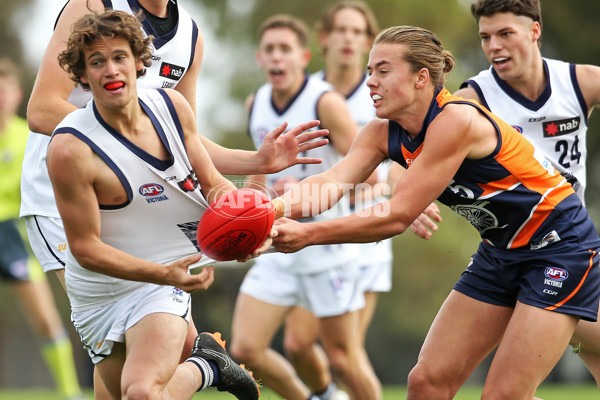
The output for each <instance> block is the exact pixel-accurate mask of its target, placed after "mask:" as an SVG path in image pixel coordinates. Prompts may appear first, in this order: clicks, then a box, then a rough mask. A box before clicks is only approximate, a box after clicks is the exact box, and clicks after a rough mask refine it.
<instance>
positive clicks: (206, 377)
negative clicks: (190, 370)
mask: <svg viewBox="0 0 600 400" xmlns="http://www.w3.org/2000/svg"><path fill="white" fill-rule="evenodd" d="M185 362H191V363H192V364H194V365H195V366H196V367H198V369H199V370H200V372H201V373H202V386H200V389H198V390H197V391H198V392H199V391H201V390H204V389H206V388H207V387H209V386H210V385H212V383H213V380H214V378H215V374H214V373H213V370H212V368H211V367H210V365H208V361H206V360H205V359H204V358H200V357H195V356H192V357H190V358H188V359H187V360H185Z"/></svg>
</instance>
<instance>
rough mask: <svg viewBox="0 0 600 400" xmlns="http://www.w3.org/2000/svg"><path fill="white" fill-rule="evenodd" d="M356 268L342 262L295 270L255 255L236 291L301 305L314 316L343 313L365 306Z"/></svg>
mask: <svg viewBox="0 0 600 400" xmlns="http://www.w3.org/2000/svg"><path fill="white" fill-rule="evenodd" d="M357 278H358V276H357V268H356V266H354V265H345V266H340V267H337V268H331V269H328V270H326V271H323V272H316V273H314V274H296V273H293V272H292V271H290V270H289V269H284V268H278V267H277V266H275V265H273V263H272V262H269V260H268V259H267V258H266V257H265V258H258V259H257V262H256V264H254V265H253V266H252V267H251V268H250V270H249V271H248V274H246V277H245V278H244V281H243V282H242V286H241V287H240V291H241V292H242V293H245V294H247V295H250V296H252V297H255V298H257V299H259V300H261V301H264V302H266V303H270V304H276V305H280V306H287V307H292V306H301V307H304V308H306V309H308V310H310V311H311V312H312V313H313V314H314V315H315V316H317V317H318V318H324V317H333V316H338V315H343V314H345V313H347V312H351V311H356V310H359V309H361V308H363V307H364V306H365V298H364V295H363V293H362V291H361V290H360V285H359V280H358V279H357Z"/></svg>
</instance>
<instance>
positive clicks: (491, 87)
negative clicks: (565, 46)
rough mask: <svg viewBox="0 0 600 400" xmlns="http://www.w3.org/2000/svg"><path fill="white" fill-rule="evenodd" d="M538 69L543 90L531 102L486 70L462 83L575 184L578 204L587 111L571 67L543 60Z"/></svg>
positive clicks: (583, 177)
mask: <svg viewBox="0 0 600 400" xmlns="http://www.w3.org/2000/svg"><path fill="white" fill-rule="evenodd" d="M544 65H545V68H546V71H547V73H548V76H549V79H548V85H547V87H546V89H545V91H544V92H543V93H542V95H541V96H540V98H539V99H538V100H536V101H535V102H532V101H530V100H528V99H526V98H524V97H523V96H522V95H521V94H519V93H517V92H516V91H515V90H513V89H512V88H511V87H510V86H508V84H506V82H504V81H502V80H501V79H500V78H499V77H498V76H497V75H496V74H495V72H493V70H492V68H491V67H490V69H488V70H485V71H482V72H480V73H479V74H478V75H477V76H475V77H473V78H471V79H470V80H469V81H467V83H468V84H469V85H470V86H471V87H473V88H474V89H475V91H476V92H477V93H478V94H479V97H480V99H481V101H482V103H483V105H484V106H486V107H488V109H489V110H490V111H492V112H493V113H494V114H496V115H497V116H499V117H500V118H502V119H503V120H505V121H506V122H508V123H509V124H511V125H512V126H513V127H514V128H515V129H516V130H518V131H519V132H521V133H522V134H523V136H525V137H526V138H527V139H529V140H530V141H531V142H532V143H533V144H534V146H535V147H536V148H537V149H539V150H541V151H542V153H543V154H544V155H545V156H546V158H547V159H548V160H550V161H551V162H552V163H553V164H554V166H555V168H557V169H558V170H559V171H561V172H566V173H570V174H572V175H574V176H575V178H577V180H578V181H579V184H580V186H579V188H576V191H577V194H578V195H579V197H580V198H581V199H582V201H583V197H584V196H583V195H584V191H585V187H586V183H587V178H586V169H585V162H586V157H587V145H586V142H587V140H586V131H587V115H586V114H587V110H585V111H584V108H587V106H585V103H583V98H582V97H580V96H581V92H580V91H579V87H578V84H577V80H576V78H575V74H574V67H575V66H574V65H573V64H569V63H566V62H563V61H558V60H552V59H547V58H544ZM582 105H583V106H582Z"/></svg>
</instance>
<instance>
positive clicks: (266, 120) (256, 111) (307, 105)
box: [248, 78, 357, 273]
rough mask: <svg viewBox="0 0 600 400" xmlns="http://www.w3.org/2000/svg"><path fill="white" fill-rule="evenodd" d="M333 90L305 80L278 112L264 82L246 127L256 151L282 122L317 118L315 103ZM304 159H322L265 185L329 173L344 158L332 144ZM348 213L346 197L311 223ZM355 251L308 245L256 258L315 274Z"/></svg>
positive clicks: (296, 167) (347, 259) (274, 176)
mask: <svg viewBox="0 0 600 400" xmlns="http://www.w3.org/2000/svg"><path fill="white" fill-rule="evenodd" d="M332 90H334V89H333V87H332V86H331V85H329V84H328V83H326V82H323V81H322V80H320V79H312V78H307V80H306V81H305V83H304V86H303V88H302V89H301V90H300V92H299V93H298V94H297V95H296V97H295V98H294V99H293V100H292V101H291V103H290V104H289V105H288V106H287V107H286V109H285V110H277V109H275V107H274V106H273V102H272V100H271V98H272V86H271V84H269V83H267V84H265V85H263V86H262V87H260V88H259V89H258V91H257V92H256V95H255V97H254V102H253V105H252V109H251V111H250V116H249V125H248V127H249V133H250V137H251V138H252V141H253V142H254V145H255V147H256V148H259V147H260V146H261V145H262V142H263V140H264V137H265V135H267V134H268V133H269V132H270V131H271V130H273V129H274V128H275V127H277V126H279V125H281V124H282V123H283V122H285V121H287V122H288V127H289V128H293V127H295V126H296V125H298V124H300V123H303V122H307V121H311V120H315V119H318V115H317V103H318V101H319V99H320V98H321V96H322V95H323V94H324V93H326V92H329V91H332ZM315 129H317V128H315ZM284 134H285V133H284ZM307 156H308V157H317V158H321V159H322V160H323V162H322V163H321V164H306V165H294V166H292V167H289V168H286V169H285V170H283V171H280V172H278V173H275V174H270V175H267V185H268V186H270V187H272V185H273V183H274V182H275V181H277V180H278V179H282V178H285V177H293V178H295V179H297V180H302V179H304V178H306V177H309V176H311V175H315V174H318V173H321V172H324V171H326V170H328V169H329V168H330V167H332V166H333V165H334V164H335V163H337V162H338V161H339V160H341V159H342V158H343V156H342V155H341V154H340V153H338V152H337V151H336V150H335V148H334V147H333V145H332V144H331V143H329V144H328V145H326V146H322V147H319V148H316V149H312V150H309V151H308V152H307ZM349 212H350V211H349V202H348V198H347V196H345V197H343V198H342V199H341V200H340V201H339V202H338V203H337V204H336V205H335V206H334V207H332V208H331V209H330V210H328V211H326V212H324V213H322V214H320V215H317V216H315V217H313V218H312V219H310V220H311V221H314V220H323V219H329V218H335V217H341V216H344V215H348V214H349ZM305 221H306V220H305ZM356 249H357V247H356V246H355V245H352V244H341V245H320V246H310V247H307V248H305V249H303V250H301V251H299V252H297V253H293V254H272V255H271V254H266V255H263V256H261V257H259V258H258V259H257V262H261V259H262V258H263V257H278V258H279V260H278V261H280V262H278V263H277V265H279V266H281V267H287V268H294V270H295V271H297V272H298V273H314V272H320V271H324V270H327V269H329V268H331V267H332V266H335V265H341V264H344V263H348V262H350V261H352V260H353V259H354V258H355V256H356V255H357V250H356Z"/></svg>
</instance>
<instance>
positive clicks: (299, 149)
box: [202, 121, 328, 175]
mask: <svg viewBox="0 0 600 400" xmlns="http://www.w3.org/2000/svg"><path fill="white" fill-rule="evenodd" d="M318 125H319V121H309V122H305V123H302V124H300V125H298V126H296V127H295V128H293V129H291V130H289V131H288V132H286V128H287V124H283V125H281V126H278V127H277V128H275V129H274V130H273V131H271V132H270V133H269V134H268V135H267V136H265V140H264V142H263V145H262V146H261V147H260V149H258V151H246V150H236V149H228V148H226V147H222V146H219V145H218V144H216V143H214V142H212V141H210V140H209V139H206V138H203V140H202V144H204V147H205V148H206V150H207V151H208V154H209V155H210V158H211V159H212V161H213V163H214V164H215V167H217V170H219V172H220V173H222V174H225V175H256V174H271V173H275V172H278V171H281V170H283V169H286V168H287V167H291V166H292V165H296V164H318V163H320V162H321V161H322V160H321V159H319V158H310V157H303V156H302V155H301V154H302V153H303V152H305V151H308V150H311V149H314V148H316V147H321V146H324V145H326V144H327V143H328V140H327V139H317V138H320V137H323V136H326V135H327V134H328V131H327V130H326V129H321V130H316V131H310V132H306V130H308V129H312V128H314V127H316V126H318ZM284 132H285V134H283V133H284ZM313 139H317V140H313Z"/></svg>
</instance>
